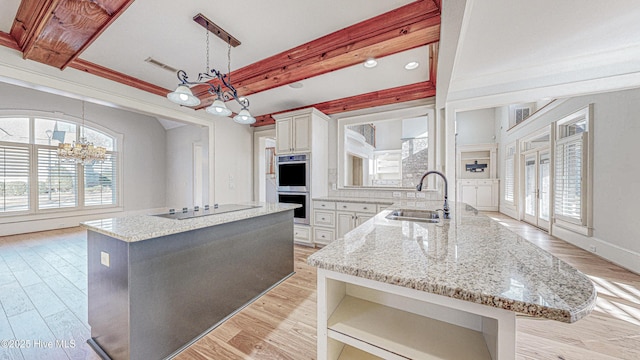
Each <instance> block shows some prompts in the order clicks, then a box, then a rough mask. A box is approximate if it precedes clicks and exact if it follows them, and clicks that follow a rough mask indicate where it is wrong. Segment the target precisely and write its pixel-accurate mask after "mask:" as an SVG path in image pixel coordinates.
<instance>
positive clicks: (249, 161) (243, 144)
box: [212, 118, 253, 204]
mask: <svg viewBox="0 0 640 360" xmlns="http://www.w3.org/2000/svg"><path fill="white" fill-rule="evenodd" d="M212 121H214V126H215V140H214V143H215V144H214V146H215V151H214V157H213V159H214V165H215V169H214V171H215V192H214V197H215V202H216V203H218V204H228V203H238V202H247V201H251V200H252V199H253V130H252V129H251V127H250V126H248V125H240V124H237V123H235V122H233V120H231V119H230V118H215V119H212Z"/></svg>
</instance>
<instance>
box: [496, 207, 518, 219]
mask: <svg viewBox="0 0 640 360" xmlns="http://www.w3.org/2000/svg"><path fill="white" fill-rule="evenodd" d="M500 212H501V213H503V214H505V215H507V216H508V217H510V218H514V219H516V220H519V219H518V211H516V209H515V207H512V206H503V205H500Z"/></svg>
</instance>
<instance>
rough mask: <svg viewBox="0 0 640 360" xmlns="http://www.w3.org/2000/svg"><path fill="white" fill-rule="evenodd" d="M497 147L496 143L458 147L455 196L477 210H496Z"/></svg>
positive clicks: (497, 206) (497, 204)
mask: <svg viewBox="0 0 640 360" xmlns="http://www.w3.org/2000/svg"><path fill="white" fill-rule="evenodd" d="M497 149H498V147H497V145H496V144H475V145H464V146H459V147H458V154H457V156H458V159H457V160H458V169H459V174H460V175H459V176H458V182H457V184H458V192H457V194H458V199H459V200H460V201H462V202H463V203H466V204H469V205H471V206H473V207H474V208H476V209H478V210H484V211H498V209H499V199H500V190H499V187H498V184H499V180H498V174H497V171H496V170H497V169H496V168H497V166H496V159H497V151H498V150H497ZM483 166H484V167H483Z"/></svg>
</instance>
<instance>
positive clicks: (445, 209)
mask: <svg viewBox="0 0 640 360" xmlns="http://www.w3.org/2000/svg"><path fill="white" fill-rule="evenodd" d="M429 174H436V175H440V177H441V178H442V180H444V206H443V207H442V212H443V215H442V217H443V218H444V219H449V203H448V202H447V198H448V197H449V186H448V185H447V178H446V177H445V176H444V174H443V173H441V172H440V171H435V170H431V171H427V172H426V173H424V175H422V178H420V183H418V186H416V190H418V191H422V182H423V181H424V178H426V177H427V175H429Z"/></svg>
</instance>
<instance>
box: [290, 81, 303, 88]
mask: <svg viewBox="0 0 640 360" xmlns="http://www.w3.org/2000/svg"><path fill="white" fill-rule="evenodd" d="M303 86H304V85H302V83H301V82H294V83H291V84H289V87H290V88H293V89H300V88H301V87H303Z"/></svg>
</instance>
